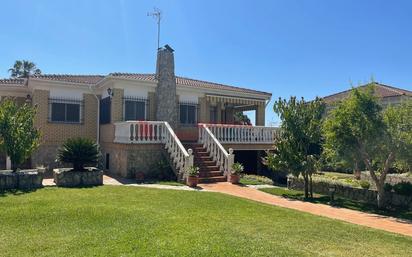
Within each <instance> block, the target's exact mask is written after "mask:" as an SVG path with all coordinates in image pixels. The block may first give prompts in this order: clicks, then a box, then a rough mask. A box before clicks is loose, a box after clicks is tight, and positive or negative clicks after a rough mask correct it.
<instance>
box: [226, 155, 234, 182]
mask: <svg viewBox="0 0 412 257" xmlns="http://www.w3.org/2000/svg"><path fill="white" fill-rule="evenodd" d="M234 163H235V155H234V154H233V149H232V148H229V155H228V156H227V171H226V172H227V173H226V174H225V175H227V176H228V178H229V176H230V174H232V169H233V164H234Z"/></svg>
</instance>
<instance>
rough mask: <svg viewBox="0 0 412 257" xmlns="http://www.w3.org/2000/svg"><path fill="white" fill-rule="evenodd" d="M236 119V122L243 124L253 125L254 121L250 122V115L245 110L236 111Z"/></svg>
mask: <svg viewBox="0 0 412 257" xmlns="http://www.w3.org/2000/svg"><path fill="white" fill-rule="evenodd" d="M234 119H235V122H236V123H239V124H241V125H252V122H250V119H249V117H248V116H247V115H246V114H244V113H243V112H236V113H235V115H234Z"/></svg>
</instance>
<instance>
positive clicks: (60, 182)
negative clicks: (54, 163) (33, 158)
mask: <svg viewBox="0 0 412 257" xmlns="http://www.w3.org/2000/svg"><path fill="white" fill-rule="evenodd" d="M53 177H54V182H55V183H56V185H57V186H61V187H82V186H100V185H103V171H102V170H98V169H95V168H88V170H87V171H73V170H72V169H71V168H62V169H54V170H53Z"/></svg>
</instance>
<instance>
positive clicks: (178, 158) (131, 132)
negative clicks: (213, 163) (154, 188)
mask: <svg viewBox="0 0 412 257" xmlns="http://www.w3.org/2000/svg"><path fill="white" fill-rule="evenodd" d="M114 142H115V143H126V144H159V143H161V144H164V145H165V149H166V151H167V152H168V153H169V155H170V160H171V164H172V165H173V166H174V168H175V169H176V171H177V173H178V176H179V179H181V180H182V179H184V178H185V176H186V174H187V173H188V171H189V168H190V167H192V166H193V151H192V149H188V150H187V151H186V149H185V147H184V146H183V144H182V142H180V140H179V138H178V137H177V136H176V134H175V132H174V131H173V129H172V127H171V126H170V124H169V123H168V122H166V121H122V122H116V123H115V138H114Z"/></svg>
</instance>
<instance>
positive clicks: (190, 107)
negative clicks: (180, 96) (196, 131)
mask: <svg viewBox="0 0 412 257" xmlns="http://www.w3.org/2000/svg"><path fill="white" fill-rule="evenodd" d="M179 114H180V124H183V125H195V124H196V123H197V104H187V103H184V104H180V111H179Z"/></svg>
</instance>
